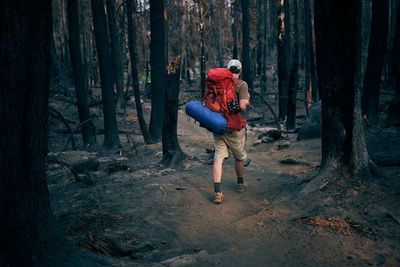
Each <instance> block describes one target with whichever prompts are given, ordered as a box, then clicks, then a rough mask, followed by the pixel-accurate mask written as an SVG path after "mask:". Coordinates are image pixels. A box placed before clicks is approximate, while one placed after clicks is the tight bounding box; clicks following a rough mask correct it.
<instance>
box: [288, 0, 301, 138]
mask: <svg viewBox="0 0 400 267" xmlns="http://www.w3.org/2000/svg"><path fill="white" fill-rule="evenodd" d="M293 10H294V23H293V28H294V29H293V32H294V34H293V35H294V36H293V38H294V40H293V42H292V43H293V50H292V55H291V61H292V64H291V67H290V73H289V94H288V96H289V97H288V112H287V122H286V127H287V129H288V130H293V129H294V128H296V102H297V89H298V83H299V78H298V77H299V27H298V16H299V9H298V4H297V0H295V1H293Z"/></svg>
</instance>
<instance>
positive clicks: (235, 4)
mask: <svg viewBox="0 0 400 267" xmlns="http://www.w3.org/2000/svg"><path fill="white" fill-rule="evenodd" d="M238 1H239V0H232V4H231V5H232V6H231V17H232V38H233V46H232V58H233V59H237V58H238V47H237V26H236V25H237V24H238V22H237V19H236V18H237V16H236V13H238V11H237V10H238V6H239V3H238Z"/></svg>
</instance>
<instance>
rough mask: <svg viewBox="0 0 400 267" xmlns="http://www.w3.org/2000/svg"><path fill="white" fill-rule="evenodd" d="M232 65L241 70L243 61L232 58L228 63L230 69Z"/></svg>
mask: <svg viewBox="0 0 400 267" xmlns="http://www.w3.org/2000/svg"><path fill="white" fill-rule="evenodd" d="M232 66H235V67H236V68H238V69H239V70H240V69H242V63H240V61H239V60H237V59H232V60H231V61H229V63H228V69H229V68H230V67H232Z"/></svg>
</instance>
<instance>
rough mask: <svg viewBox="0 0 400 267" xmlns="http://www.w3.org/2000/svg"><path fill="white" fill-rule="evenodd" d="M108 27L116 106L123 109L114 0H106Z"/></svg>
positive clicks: (120, 65) (120, 62) (120, 60)
mask: <svg viewBox="0 0 400 267" xmlns="http://www.w3.org/2000/svg"><path fill="white" fill-rule="evenodd" d="M106 5H107V16H108V29H109V32H110V44H111V56H112V65H113V73H114V81H115V86H116V87H117V103H116V104H117V107H118V108H120V109H121V110H125V97H124V79H123V64H122V55H121V53H122V46H121V42H120V38H119V36H120V34H121V33H120V31H119V29H118V26H117V19H116V16H115V0H106Z"/></svg>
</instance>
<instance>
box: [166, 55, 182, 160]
mask: <svg viewBox="0 0 400 267" xmlns="http://www.w3.org/2000/svg"><path fill="white" fill-rule="evenodd" d="M167 68H168V86H167V90H166V92H165V93H166V94H165V112H164V122H163V136H162V147H163V160H162V163H163V164H164V165H165V166H166V167H177V166H179V164H180V162H181V161H182V159H183V158H184V157H185V154H184V153H183V152H182V149H181V147H180V146H179V142H178V135H177V125H178V104H179V73H180V71H179V68H180V56H177V57H176V59H175V62H171V63H170V64H169V65H168V67H167Z"/></svg>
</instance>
